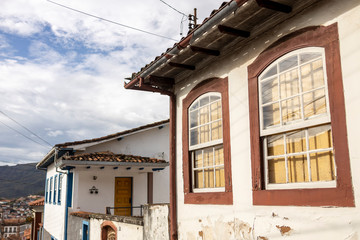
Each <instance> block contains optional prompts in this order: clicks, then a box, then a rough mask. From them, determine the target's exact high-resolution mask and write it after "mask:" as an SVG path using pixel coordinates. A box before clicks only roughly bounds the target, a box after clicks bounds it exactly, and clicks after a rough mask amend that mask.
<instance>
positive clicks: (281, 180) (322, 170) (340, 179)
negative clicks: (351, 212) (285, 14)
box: [248, 24, 354, 206]
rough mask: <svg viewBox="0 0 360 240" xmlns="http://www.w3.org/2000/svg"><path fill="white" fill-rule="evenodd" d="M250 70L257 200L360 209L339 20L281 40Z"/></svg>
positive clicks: (266, 203)
mask: <svg viewBox="0 0 360 240" xmlns="http://www.w3.org/2000/svg"><path fill="white" fill-rule="evenodd" d="M248 73H249V107H250V123H251V125H250V128H251V129H250V131H251V149H252V152H251V158H252V177H253V203H254V204H255V205H300V206H302V205H303V206H305V205H309V206H354V198H353V191H352V183H351V175H350V174H351V173H350V163H349V153H348V147H347V137H346V119H345V104H344V96H343V86H342V75H341V63H340V51H339V42H338V31H337V24H333V25H331V26H329V27H309V28H305V29H302V30H299V31H297V32H295V33H293V34H291V35H289V36H286V37H284V38H283V39H280V40H279V41H278V42H276V43H274V44H273V45H272V46H270V47H269V48H268V49H267V50H266V51H264V52H263V53H261V54H260V55H259V57H258V58H257V59H256V60H255V61H254V62H253V63H252V64H251V65H250V66H249V67H248Z"/></svg>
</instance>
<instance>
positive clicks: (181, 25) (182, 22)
mask: <svg viewBox="0 0 360 240" xmlns="http://www.w3.org/2000/svg"><path fill="white" fill-rule="evenodd" d="M160 2H162V3H163V4H165V5H166V6H168V7H169V8H171V9H173V10H174V11H176V12H178V13H180V14H181V15H183V16H182V18H181V22H180V36H182V35H183V26H184V22H185V21H186V20H187V15H186V14H185V13H183V12H180V11H179V10H177V9H176V8H174V7H173V6H171V5H170V4H168V3H166V2H165V1H163V0H160Z"/></svg>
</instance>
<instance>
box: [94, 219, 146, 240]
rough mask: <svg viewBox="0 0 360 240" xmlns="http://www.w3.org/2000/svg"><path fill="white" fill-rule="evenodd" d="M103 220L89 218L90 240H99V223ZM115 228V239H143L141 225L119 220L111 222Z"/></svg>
mask: <svg viewBox="0 0 360 240" xmlns="http://www.w3.org/2000/svg"><path fill="white" fill-rule="evenodd" d="M103 222H104V220H100V219H94V218H91V219H90V236H89V237H90V238H89V239H90V240H99V239H101V224H102V223H103ZM112 223H113V224H114V225H115V227H116V229H117V232H116V234H117V239H118V240H120V239H131V240H142V239H143V226H139V225H135V224H128V223H121V222H116V221H113V222H112Z"/></svg>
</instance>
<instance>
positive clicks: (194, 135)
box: [190, 128, 199, 146]
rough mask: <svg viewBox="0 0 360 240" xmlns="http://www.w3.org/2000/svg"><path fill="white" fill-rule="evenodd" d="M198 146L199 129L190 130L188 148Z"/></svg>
mask: <svg viewBox="0 0 360 240" xmlns="http://www.w3.org/2000/svg"><path fill="white" fill-rule="evenodd" d="M196 144H199V129H198V128H195V129H192V130H190V146H193V145H196Z"/></svg>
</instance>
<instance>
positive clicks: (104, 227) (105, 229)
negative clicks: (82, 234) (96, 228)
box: [89, 220, 117, 240]
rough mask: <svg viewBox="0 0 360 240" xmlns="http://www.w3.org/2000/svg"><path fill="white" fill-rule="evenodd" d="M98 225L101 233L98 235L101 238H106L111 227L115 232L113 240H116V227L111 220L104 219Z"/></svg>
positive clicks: (104, 239) (102, 239)
mask: <svg viewBox="0 0 360 240" xmlns="http://www.w3.org/2000/svg"><path fill="white" fill-rule="evenodd" d="M100 227H101V235H100V239H101V240H106V239H107V235H108V229H109V228H111V229H112V230H113V231H114V232H115V240H117V228H116V226H115V224H114V223H113V222H111V221H107V220H106V221H104V222H103V223H102V224H101V226H100ZM89 231H90V229H89Z"/></svg>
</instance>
